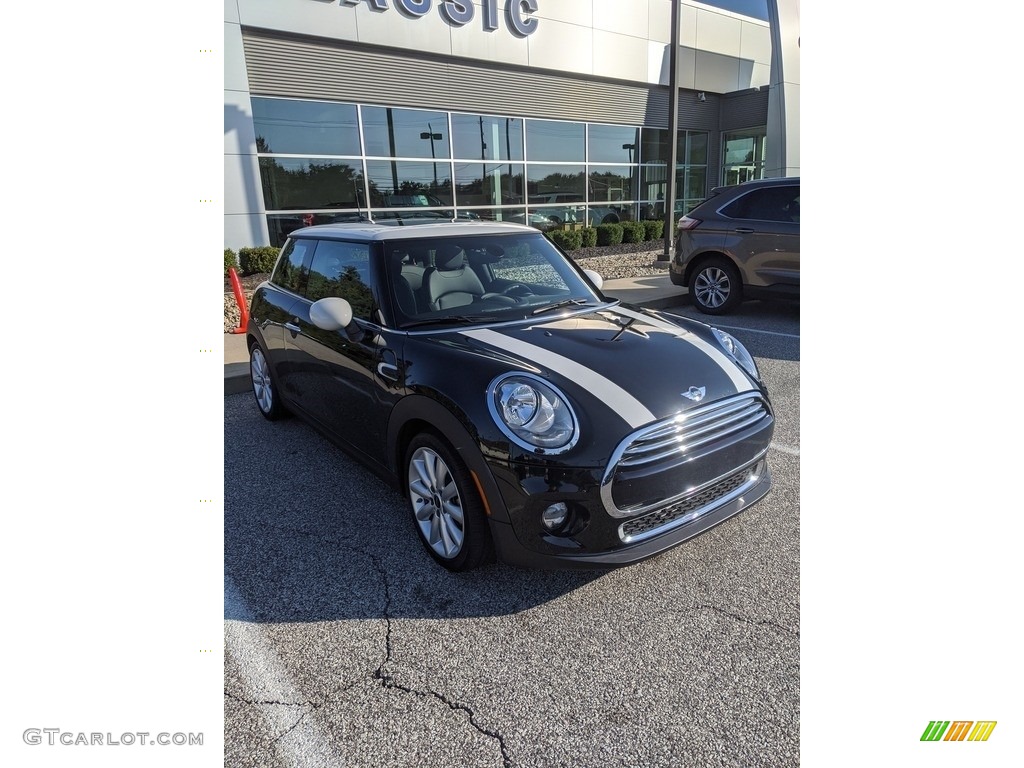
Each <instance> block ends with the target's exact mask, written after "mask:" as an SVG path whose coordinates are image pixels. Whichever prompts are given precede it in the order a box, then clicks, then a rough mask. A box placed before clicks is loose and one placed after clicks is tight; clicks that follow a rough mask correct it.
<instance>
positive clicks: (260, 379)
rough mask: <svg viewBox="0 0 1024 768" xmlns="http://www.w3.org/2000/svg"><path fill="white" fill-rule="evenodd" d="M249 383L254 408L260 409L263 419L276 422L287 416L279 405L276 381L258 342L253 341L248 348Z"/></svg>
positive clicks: (279, 399)
mask: <svg viewBox="0 0 1024 768" xmlns="http://www.w3.org/2000/svg"><path fill="white" fill-rule="evenodd" d="M249 383H250V385H251V386H252V394H253V397H254V398H255V399H256V407H257V408H259V409H260V413H262V414H263V417H264V418H265V419H267V420H268V421H277V420H278V419H280V418H282V417H283V416H286V415H287V413H288V411H287V409H286V408H285V407H284V406H283V405H282V404H281V398H280V396H279V395H278V387H277V380H276V379H275V378H274V373H273V371H272V370H271V369H270V363H269V362H268V361H267V355H266V353H265V352H264V351H263V347H261V346H260V343H259V342H258V341H253V343H252V345H251V346H250V347H249Z"/></svg>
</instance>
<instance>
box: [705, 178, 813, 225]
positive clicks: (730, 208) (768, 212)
mask: <svg viewBox="0 0 1024 768" xmlns="http://www.w3.org/2000/svg"><path fill="white" fill-rule="evenodd" d="M722 214H723V215H724V216H728V217H729V218H730V219H753V220H758V221H799V220H800V187H797V186H786V187H767V188H765V189H754V190H751V191H750V192H748V193H747V194H745V195H743V196H742V197H739V198H737V199H735V200H733V201H732V202H731V203H729V204H728V205H727V206H725V207H724V208H723V209H722Z"/></svg>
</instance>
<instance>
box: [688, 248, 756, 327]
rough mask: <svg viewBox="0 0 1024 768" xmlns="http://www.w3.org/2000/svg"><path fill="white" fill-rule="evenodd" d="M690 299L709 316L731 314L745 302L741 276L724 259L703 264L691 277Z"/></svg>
mask: <svg viewBox="0 0 1024 768" xmlns="http://www.w3.org/2000/svg"><path fill="white" fill-rule="evenodd" d="M689 290H690V299H691V300H692V301H693V305H694V306H695V307H697V309H699V310H700V311H701V312H704V313H705V314H708V315H723V314H725V313H726V312H731V311H732V310H733V309H735V308H736V306H737V305H738V304H739V303H740V302H741V301H742V300H743V283H742V282H741V281H740V274H739V272H738V271H737V270H736V267H734V266H733V265H732V264H730V263H729V262H727V261H725V260H724V259H713V260H711V261H705V262H703V263H702V264H701V265H700V266H699V267H697V268H696V269H695V270H694V271H693V274H691V275H690V284H689Z"/></svg>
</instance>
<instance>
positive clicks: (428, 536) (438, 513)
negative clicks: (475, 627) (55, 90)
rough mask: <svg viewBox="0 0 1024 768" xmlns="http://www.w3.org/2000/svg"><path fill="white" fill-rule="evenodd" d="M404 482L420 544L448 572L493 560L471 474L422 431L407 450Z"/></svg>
mask: <svg viewBox="0 0 1024 768" xmlns="http://www.w3.org/2000/svg"><path fill="white" fill-rule="evenodd" d="M405 481H406V488H407V489H408V497H409V504H410V508H411V511H412V518H413V523H414V524H415V526H416V532H417V533H418V534H419V536H420V541H422V542H423V546H424V547H426V549H427V551H428V552H429V553H430V555H431V557H433V558H434V559H435V560H436V561H437V562H438V563H440V564H441V565H443V566H444V567H445V568H447V569H448V570H450V571H469V570H472V569H473V568H476V567H478V566H480V565H483V564H484V563H486V562H489V561H491V560H493V559H494V545H493V543H492V542H491V533H490V530H489V525H488V523H487V518H486V517H485V516H484V505H483V502H482V501H481V500H480V496H479V494H478V493H477V490H476V486H475V484H474V483H473V480H472V478H471V477H470V474H469V470H468V469H466V467H465V465H464V464H463V463H462V461H461V460H460V459H459V458H458V456H457V455H456V454H455V452H454V451H453V450H451V449H450V448H449V447H448V444H447V443H445V442H444V441H442V440H440V439H439V438H437V437H436V436H434V435H432V434H429V433H423V434H420V435H417V436H416V437H415V438H413V440H412V442H411V443H410V444H409V448H408V450H407V451H406V461H405Z"/></svg>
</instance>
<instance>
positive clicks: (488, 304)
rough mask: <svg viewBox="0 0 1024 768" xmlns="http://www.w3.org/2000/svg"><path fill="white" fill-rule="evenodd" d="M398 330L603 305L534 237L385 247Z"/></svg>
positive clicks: (470, 238) (558, 256)
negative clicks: (564, 308) (580, 306)
mask: <svg viewBox="0 0 1024 768" xmlns="http://www.w3.org/2000/svg"><path fill="white" fill-rule="evenodd" d="M384 258H385V261H386V264H387V271H388V276H389V280H388V289H389V291H390V293H391V306H392V308H393V310H394V312H393V314H394V318H395V323H394V324H395V325H396V326H397V327H399V328H415V327H423V328H427V327H430V326H435V325H436V326H438V327H443V326H446V325H453V324H465V323H491V322H506V321H509V320H517V319H525V318H531V317H533V316H535V315H536V314H539V313H541V312H544V311H549V310H550V311H556V310H557V309H559V308H562V307H566V308H568V309H572V308H574V307H575V306H578V305H584V304H595V303H600V302H602V301H604V299H603V297H601V296H600V294H598V293H597V292H595V290H594V289H593V288H592V287H591V285H590V284H589V283H588V282H587V281H586V280H585V279H584V278H583V277H582V276H581V274H580V272H579V270H578V269H577V268H576V266H575V265H574V264H573V263H572V262H571V261H569V260H568V259H567V258H566V257H565V256H563V255H562V253H561V252H559V251H558V249H556V248H555V247H554V246H553V245H552V244H551V242H550V241H549V240H548V239H547V238H545V237H544V236H543V235H542V234H540V233H537V232H515V233H510V234H489V235H467V236H449V237H427V238H423V239H416V240H393V241H389V242H385V243H384Z"/></svg>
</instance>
